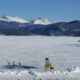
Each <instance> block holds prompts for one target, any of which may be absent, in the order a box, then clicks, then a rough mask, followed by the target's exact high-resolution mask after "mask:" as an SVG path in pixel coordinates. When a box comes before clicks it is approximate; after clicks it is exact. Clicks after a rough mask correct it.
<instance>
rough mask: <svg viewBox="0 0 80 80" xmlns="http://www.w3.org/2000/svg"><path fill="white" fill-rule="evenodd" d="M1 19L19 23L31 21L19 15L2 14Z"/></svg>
mask: <svg viewBox="0 0 80 80" xmlns="http://www.w3.org/2000/svg"><path fill="white" fill-rule="evenodd" d="M0 21H7V22H18V23H29V21H27V20H24V19H22V18H20V17H18V16H1V17H0Z"/></svg>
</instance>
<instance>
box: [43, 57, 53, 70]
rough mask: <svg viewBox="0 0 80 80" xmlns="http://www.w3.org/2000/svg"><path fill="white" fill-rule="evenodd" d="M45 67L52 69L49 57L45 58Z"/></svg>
mask: <svg viewBox="0 0 80 80" xmlns="http://www.w3.org/2000/svg"><path fill="white" fill-rule="evenodd" d="M44 67H45V69H54V68H53V66H52V64H51V63H50V62H49V58H45V65H44Z"/></svg>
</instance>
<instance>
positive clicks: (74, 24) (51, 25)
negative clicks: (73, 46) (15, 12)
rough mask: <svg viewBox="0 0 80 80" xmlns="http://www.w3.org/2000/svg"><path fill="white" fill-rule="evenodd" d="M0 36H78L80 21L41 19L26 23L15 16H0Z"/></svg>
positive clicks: (79, 33)
mask: <svg viewBox="0 0 80 80" xmlns="http://www.w3.org/2000/svg"><path fill="white" fill-rule="evenodd" d="M0 35H46V36H80V21H79V20H74V21H70V22H54V21H52V20H49V19H47V18H42V17H39V18H37V19H34V20H31V21H28V20H25V19H22V18H20V17H17V16H1V17H0Z"/></svg>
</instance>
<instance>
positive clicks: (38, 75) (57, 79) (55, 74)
mask: <svg viewBox="0 0 80 80" xmlns="http://www.w3.org/2000/svg"><path fill="white" fill-rule="evenodd" d="M4 79H6V80H9V79H11V80H23V79H24V80H80V68H76V69H75V70H73V71H71V72H68V71H62V72H61V71H43V72H42V71H38V70H16V69H15V70H3V71H0V80H4Z"/></svg>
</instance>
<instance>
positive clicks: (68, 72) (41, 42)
mask: <svg viewBox="0 0 80 80" xmlns="http://www.w3.org/2000/svg"><path fill="white" fill-rule="evenodd" d="M79 40H80V37H65V36H63V37H54V36H0V66H2V65H5V64H7V63H6V61H11V62H13V61H15V62H16V64H17V63H18V62H21V63H22V64H23V65H35V66H37V67H39V69H35V70H27V69H26V70H25V69H23V70H20V69H13V70H8V69H3V68H0V80H33V79H34V80H40V79H42V80H80V42H78V41H79ZM45 57H49V59H50V62H51V63H52V65H53V66H54V68H55V70H54V71H46V70H45V69H44V58H45ZM30 71H31V72H30Z"/></svg>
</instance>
